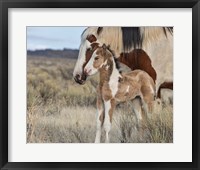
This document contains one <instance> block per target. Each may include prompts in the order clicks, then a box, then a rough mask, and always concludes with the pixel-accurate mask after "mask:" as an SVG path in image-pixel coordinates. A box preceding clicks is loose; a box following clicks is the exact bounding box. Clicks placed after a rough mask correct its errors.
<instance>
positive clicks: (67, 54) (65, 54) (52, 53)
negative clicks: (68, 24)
mask: <svg viewBox="0 0 200 170" xmlns="http://www.w3.org/2000/svg"><path fill="white" fill-rule="evenodd" d="M27 56H28V57H51V58H58V57H60V58H72V59H76V58H77V57H78V50H74V49H63V50H52V49H44V50H27Z"/></svg>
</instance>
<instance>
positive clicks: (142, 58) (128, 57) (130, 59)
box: [119, 49, 157, 83]
mask: <svg viewBox="0 0 200 170" xmlns="http://www.w3.org/2000/svg"><path fill="white" fill-rule="evenodd" d="M119 61H120V62H121V63H123V64H125V65H127V66H128V67H129V68H131V70H136V69H140V70H144V71H146V72H147V73H148V74H149V75H150V76H151V77H152V79H153V81H154V83H155V81H156V77H157V74H156V71H155V69H154V68H153V66H152V64H151V60H150V57H149V56H148V55H147V53H146V52H145V51H144V50H142V49H135V50H133V51H131V52H130V53H121V54H120V57H119Z"/></svg>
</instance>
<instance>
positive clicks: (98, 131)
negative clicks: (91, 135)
mask: <svg viewBox="0 0 200 170" xmlns="http://www.w3.org/2000/svg"><path fill="white" fill-rule="evenodd" d="M104 117H105V114H104V108H103V101H102V98H101V95H100V94H98V95H97V120H96V122H97V127H96V128H97V129H96V137H95V143H100V141H101V128H102V125H103V121H104Z"/></svg>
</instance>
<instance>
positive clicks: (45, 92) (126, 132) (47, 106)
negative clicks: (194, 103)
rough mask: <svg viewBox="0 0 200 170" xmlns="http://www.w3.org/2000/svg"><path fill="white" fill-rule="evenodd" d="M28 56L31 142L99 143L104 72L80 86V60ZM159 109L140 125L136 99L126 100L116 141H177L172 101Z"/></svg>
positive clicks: (116, 120)
mask: <svg viewBox="0 0 200 170" xmlns="http://www.w3.org/2000/svg"><path fill="white" fill-rule="evenodd" d="M27 59H28V61H27V142H28V143H93V142H94V139H95V132H96V86H97V84H98V75H96V76H93V77H92V78H90V79H88V80H87V82H86V83H85V84H84V85H78V84H77V83H75V82H74V80H73V77H72V73H73V69H74V65H75V62H76V60H74V59H69V58H68V59H66V58H47V57H28V58H27ZM159 106H160V105H159ZM158 110H159V111H157V112H156V113H154V114H152V116H151V117H150V118H149V119H147V121H145V123H144V124H143V126H142V127H140V128H138V126H137V123H136V118H135V115H134V113H133V111H132V109H131V107H130V103H128V102H127V103H124V104H120V105H119V106H117V108H116V110H115V111H114V115H113V122H112V128H111V132H110V137H111V139H110V141H111V142H112V143H171V142H173V114H172V112H173V109H172V105H170V104H169V105H165V106H163V109H162V110H161V109H158Z"/></svg>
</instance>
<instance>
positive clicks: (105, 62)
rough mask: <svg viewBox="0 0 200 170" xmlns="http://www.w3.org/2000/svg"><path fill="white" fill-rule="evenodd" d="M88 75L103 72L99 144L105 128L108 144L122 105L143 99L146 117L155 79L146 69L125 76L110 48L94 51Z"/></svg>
mask: <svg viewBox="0 0 200 170" xmlns="http://www.w3.org/2000/svg"><path fill="white" fill-rule="evenodd" d="M84 72H85V74H87V75H88V76H90V75H93V74H95V73H97V72H99V73H100V82H99V87H98V88H97V94H98V96H97V131H96V138H95V142H96V143H99V142H100V138H101V128H102V127H104V130H105V132H106V139H105V142H106V143H107V142H109V135H108V134H109V131H110V129H111V122H112V114H113V111H114V108H115V106H116V104H117V103H118V102H124V101H129V100H132V99H134V98H136V97H137V96H139V97H140V98H141V103H142V108H143V110H144V112H145V113H146V114H148V113H149V112H150V109H151V107H152V106H153V101H154V97H155V84H154V81H153V79H152V78H151V77H150V76H149V75H148V74H147V73H146V72H144V71H142V70H134V71H131V72H129V73H122V74H121V72H120V71H119V69H118V65H117V62H116V59H115V57H114V55H113V53H112V52H111V51H110V50H109V49H108V48H107V47H106V45H103V46H102V47H98V48H97V49H96V50H95V51H94V53H93V55H92V57H91V59H90V60H89V62H88V63H87V65H86V66H85V69H84ZM136 115H137V113H136ZM137 116H139V115H137Z"/></svg>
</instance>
